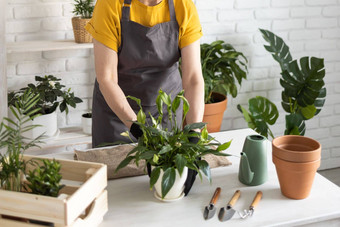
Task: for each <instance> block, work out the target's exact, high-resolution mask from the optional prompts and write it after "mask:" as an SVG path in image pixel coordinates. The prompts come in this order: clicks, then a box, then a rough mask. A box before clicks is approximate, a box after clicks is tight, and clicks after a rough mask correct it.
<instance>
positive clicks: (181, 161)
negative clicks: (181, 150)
mask: <svg viewBox="0 0 340 227" xmlns="http://www.w3.org/2000/svg"><path fill="white" fill-rule="evenodd" d="M186 163H187V160H186V159H185V158H184V157H183V155H181V154H177V155H176V160H175V164H176V167H177V170H178V172H179V175H180V176H182V173H183V169H184V167H185V165H186Z"/></svg>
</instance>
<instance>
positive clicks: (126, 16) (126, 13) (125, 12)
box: [122, 0, 176, 21]
mask: <svg viewBox="0 0 340 227" xmlns="http://www.w3.org/2000/svg"><path fill="white" fill-rule="evenodd" d="M131 1H132V0H124V3H123V8H122V20H123V21H129V20H130V5H131ZM163 1H164V0H163ZM168 4H169V12H170V20H171V21H176V12H175V6H174V1H173V0H168Z"/></svg>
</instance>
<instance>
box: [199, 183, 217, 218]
mask: <svg viewBox="0 0 340 227" xmlns="http://www.w3.org/2000/svg"><path fill="white" fill-rule="evenodd" d="M220 194H221V188H220V187H218V188H216V190H215V193H214V195H213V197H212V198H211V200H210V203H209V205H208V206H206V207H205V209H204V213H203V217H204V219H205V220H208V219H210V218H212V217H213V216H214V215H215V212H216V207H215V205H216V202H217V200H218V198H219V197H220Z"/></svg>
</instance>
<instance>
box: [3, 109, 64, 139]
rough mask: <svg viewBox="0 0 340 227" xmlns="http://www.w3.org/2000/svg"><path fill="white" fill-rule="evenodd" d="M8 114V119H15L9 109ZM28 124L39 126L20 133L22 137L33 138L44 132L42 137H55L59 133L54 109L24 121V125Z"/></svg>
mask: <svg viewBox="0 0 340 227" xmlns="http://www.w3.org/2000/svg"><path fill="white" fill-rule="evenodd" d="M8 116H9V118H10V119H12V120H15V117H14V115H13V113H12V111H11V110H9V111H8ZM29 125H40V126H39V127H35V128H33V129H32V130H30V131H27V132H24V133H22V135H23V136H24V137H27V138H29V139H34V138H36V137H38V136H40V135H41V134H43V133H45V134H44V137H45V138H46V139H48V138H51V137H56V136H57V135H58V133H59V130H58V121H57V112H56V111H54V112H52V113H49V114H44V115H41V116H39V117H36V118H34V119H33V120H32V121H28V122H27V123H25V125H24V127H25V126H29Z"/></svg>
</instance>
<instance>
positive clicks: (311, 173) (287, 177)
mask: <svg viewBox="0 0 340 227" xmlns="http://www.w3.org/2000/svg"><path fill="white" fill-rule="evenodd" d="M273 163H274V164H275V167H276V173H277V176H278V178H279V182H280V188H281V192H282V194H283V195H284V196H286V197H288V198H291V199H304V198H306V197H308V195H309V193H310V191H311V188H312V185H313V181H314V177H315V173H316V170H317V169H318V168H319V167H320V159H318V160H316V161H313V162H305V163H295V162H288V161H285V160H282V159H279V158H277V157H276V156H274V155H273Z"/></svg>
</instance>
